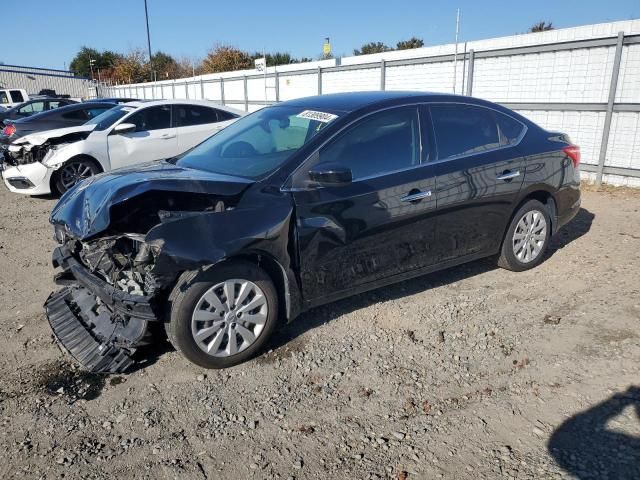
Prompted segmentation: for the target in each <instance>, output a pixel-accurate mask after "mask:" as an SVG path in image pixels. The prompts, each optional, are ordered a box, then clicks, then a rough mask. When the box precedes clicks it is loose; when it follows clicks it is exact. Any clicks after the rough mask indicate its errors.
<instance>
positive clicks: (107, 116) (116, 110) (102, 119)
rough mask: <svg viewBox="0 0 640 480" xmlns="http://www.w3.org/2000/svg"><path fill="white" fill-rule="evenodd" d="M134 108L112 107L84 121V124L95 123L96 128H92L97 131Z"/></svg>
mask: <svg viewBox="0 0 640 480" xmlns="http://www.w3.org/2000/svg"><path fill="white" fill-rule="evenodd" d="M134 110H135V108H133V107H126V106H121V107H113V108H110V109H109V110H107V111H106V112H102V113H101V114H100V115H98V116H96V117H93V118H92V119H91V120H89V121H88V122H85V125H95V126H96V128H94V130H97V131H101V130H105V129H107V128H109V127H110V126H111V125H113V124H114V123H116V122H117V121H118V120H120V119H121V118H122V117H124V116H125V115H126V114H127V113H131V112H133V111H134Z"/></svg>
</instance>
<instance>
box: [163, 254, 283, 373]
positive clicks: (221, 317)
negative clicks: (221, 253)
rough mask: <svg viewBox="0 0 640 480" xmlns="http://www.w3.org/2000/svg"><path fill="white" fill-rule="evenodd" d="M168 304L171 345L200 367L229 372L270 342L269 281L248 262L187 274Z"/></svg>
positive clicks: (273, 313)
mask: <svg viewBox="0 0 640 480" xmlns="http://www.w3.org/2000/svg"><path fill="white" fill-rule="evenodd" d="M169 301H170V304H171V308H170V318H169V320H168V325H166V330H167V336H168V338H169V341H170V342H171V343H172V344H173V346H174V347H175V348H176V349H177V350H179V351H180V353H182V354H183V355H184V356H185V357H186V358H187V359H188V360H190V361H191V362H193V363H195V364H196V365H199V366H201V367H204V368H226V367H231V366H233V365H237V364H239V363H242V362H244V361H245V360H247V359H249V358H251V357H252V356H254V355H255V354H256V353H258V352H259V351H260V349H261V348H262V346H263V345H264V344H265V342H266V341H267V340H268V339H269V337H270V336H271V334H272V333H273V330H274V328H275V326H276V323H277V319H278V295H277V293H276V289H275V286H274V285H273V282H272V281H271V279H270V278H269V276H268V275H267V274H266V273H265V272H264V271H263V270H261V269H260V268H258V267H257V266H255V265H253V264H251V263H248V262H229V263H226V264H221V265H218V266H214V267H212V268H210V269H208V270H204V271H198V272H187V273H185V274H183V275H182V276H181V277H180V280H179V281H178V283H177V284H176V286H175V287H174V289H173V292H172V294H171V296H170V298H169Z"/></svg>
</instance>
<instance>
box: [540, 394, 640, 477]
mask: <svg viewBox="0 0 640 480" xmlns="http://www.w3.org/2000/svg"><path fill="white" fill-rule="evenodd" d="M628 407H631V408H633V414H632V415H633V419H632V420H628V418H627V417H619V419H618V422H617V423H618V425H615V426H614V425H609V422H611V421H612V420H613V419H614V418H615V417H617V416H618V415H620V414H621V413H622V412H623V411H624V410H625V409H626V408H628ZM623 419H624V420H623ZM636 422H637V425H633V424H634V423H636ZM623 425H624V427H631V428H633V429H634V430H637V429H638V426H640V386H632V387H629V388H628V389H627V390H626V391H625V392H622V393H616V394H615V395H613V396H611V397H610V398H608V399H607V400H605V401H604V402H602V403H600V404H598V405H596V406H594V407H592V408H590V409H588V410H585V411H584V412H581V413H578V414H576V415H574V416H572V417H571V418H569V419H568V420H566V421H565V422H563V423H562V425H560V426H559V427H558V428H557V429H556V430H555V431H554V432H553V434H552V435H551V438H550V439H549V442H548V444H547V447H548V449H549V453H550V454H551V456H552V457H553V458H554V459H555V461H556V462H557V463H558V465H559V466H560V467H561V468H562V469H563V470H565V471H566V472H567V473H569V474H570V475H573V476H575V478H578V479H579V480H587V479H603V478H608V479H616V480H627V479H628V480H631V479H638V478H640V436H635V435H631V434H629V433H625V432H624V431H622V430H621V429H620V427H622V426H623ZM616 427H617V428H616ZM624 427H623V428H624Z"/></svg>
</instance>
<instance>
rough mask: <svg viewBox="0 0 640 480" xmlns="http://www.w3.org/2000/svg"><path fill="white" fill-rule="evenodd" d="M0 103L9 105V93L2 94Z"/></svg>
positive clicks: (0, 93)
mask: <svg viewBox="0 0 640 480" xmlns="http://www.w3.org/2000/svg"><path fill="white" fill-rule="evenodd" d="M0 103H9V98H8V97H7V92H0Z"/></svg>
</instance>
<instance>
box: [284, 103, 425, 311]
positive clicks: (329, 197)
mask: <svg viewBox="0 0 640 480" xmlns="http://www.w3.org/2000/svg"><path fill="white" fill-rule="evenodd" d="M419 110H420V109H419V107H418V106H407V107H397V108H393V109H388V110H383V111H380V112H376V113H373V114H371V115H368V116H366V117H364V118H363V119H361V120H359V121H358V122H356V123H355V124H354V125H352V126H351V127H348V128H347V129H346V130H345V131H344V132H343V133H341V134H339V135H338V136H337V137H336V138H335V139H334V140H331V141H330V142H329V143H328V144H327V145H326V146H324V147H323V148H321V149H320V151H319V153H318V155H317V156H312V159H311V160H310V161H309V162H308V164H305V165H303V166H302V168H301V170H299V172H300V173H298V172H297V173H296V175H294V184H293V187H294V189H293V195H294V201H295V203H296V214H297V232H298V244H299V254H300V264H301V279H302V289H303V295H304V296H305V298H306V299H307V300H309V301H311V302H314V301H318V299H320V298H325V299H327V298H331V297H337V296H341V295H342V294H344V293H346V292H348V291H351V290H354V289H358V288H361V287H364V288H370V287H371V286H374V285H375V283H376V282H377V281H380V280H382V279H385V278H388V277H392V276H394V275H398V274H402V273H404V272H407V271H411V270H414V269H417V268H421V267H424V266H426V265H430V264H431V263H433V258H432V246H433V242H434V240H435V219H434V217H433V212H434V211H435V206H436V201H435V200H436V199H435V174H434V167H433V165H431V164H428V163H425V160H426V157H427V152H428V146H426V145H423V144H422V143H423V142H422V139H421V135H420V125H421V121H420V115H419ZM322 163H329V164H331V163H333V164H335V163H337V164H340V165H344V166H347V167H349V168H350V169H351V171H352V173H353V182H352V183H350V184H346V185H340V186H322V187H319V188H317V187H313V186H311V187H305V186H304V185H306V182H305V181H301V180H300V179H296V176H298V175H300V176H301V177H300V178H301V179H303V180H304V178H305V176H306V175H307V173H306V172H308V170H309V169H310V168H311V167H312V166H314V165H320V164H322ZM296 185H298V187H299V188H296Z"/></svg>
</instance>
